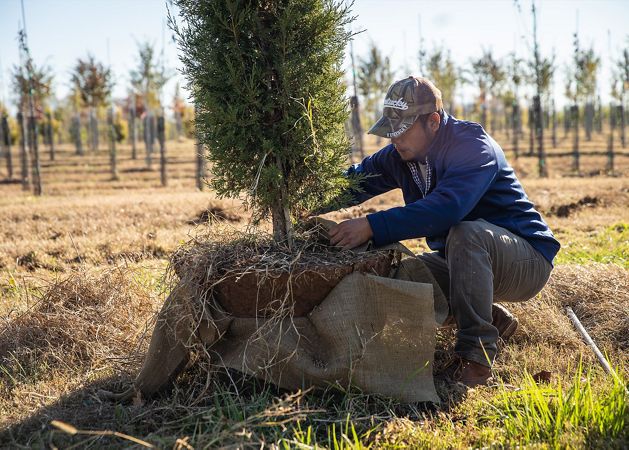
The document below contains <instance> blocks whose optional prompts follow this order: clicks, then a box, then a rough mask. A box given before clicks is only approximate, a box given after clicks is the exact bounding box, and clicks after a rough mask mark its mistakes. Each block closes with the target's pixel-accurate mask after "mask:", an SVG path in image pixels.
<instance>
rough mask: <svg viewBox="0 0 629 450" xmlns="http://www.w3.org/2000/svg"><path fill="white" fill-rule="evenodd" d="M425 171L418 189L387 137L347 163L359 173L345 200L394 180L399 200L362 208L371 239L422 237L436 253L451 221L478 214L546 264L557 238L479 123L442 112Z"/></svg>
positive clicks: (355, 199)
mask: <svg viewBox="0 0 629 450" xmlns="http://www.w3.org/2000/svg"><path fill="white" fill-rule="evenodd" d="M427 159H428V163H429V164H430V168H431V171H432V176H431V183H430V186H429V187H428V191H427V194H426V196H425V197H423V196H422V192H421V190H420V189H419V187H418V186H417V184H416V183H415V182H414V181H413V177H412V175H411V171H410V169H409V167H408V165H407V163H406V162H404V161H403V160H402V159H401V158H400V156H399V154H398V153H397V151H396V150H395V147H394V146H393V145H388V146H386V147H384V148H383V149H381V150H379V151H378V152H377V153H374V154H373V155H371V156H369V157H367V158H365V159H364V160H363V161H362V162H361V163H360V164H355V165H353V166H352V167H350V169H349V170H348V175H351V174H356V173H362V174H369V175H375V176H368V177H365V178H364V179H363V180H362V184H361V187H362V189H363V192H354V193H353V201H352V202H351V204H350V205H348V206H351V205H357V204H359V203H362V202H364V201H366V200H368V199H370V198H372V197H374V196H376V195H379V194H382V193H384V192H387V191H390V190H392V189H396V188H400V189H401V190H402V193H403V195H404V202H405V203H406V205H405V206H399V207H395V208H391V209H387V210H385V211H379V212H376V213H374V214H369V215H367V220H369V224H370V225H371V229H372V230H373V240H374V244H376V245H377V246H381V245H386V244H390V243H393V242H397V241H401V240H403V239H411V238H420V237H425V238H426V243H427V244H428V246H429V247H430V248H431V249H432V250H436V251H439V252H440V253H441V255H442V256H443V252H444V249H445V242H446V237H447V235H448V232H449V230H450V227H452V226H453V225H456V224H458V223H459V222H462V221H465V220H476V219H485V220H486V221H487V222H490V223H493V224H494V225H497V226H499V227H502V228H506V229H507V230H509V231H511V232H512V233H514V234H516V235H518V236H521V237H523V238H524V239H526V240H527V241H528V242H529V243H530V244H531V245H532V246H533V248H535V249H536V250H537V251H538V252H539V253H541V254H542V255H543V256H544V257H545V258H546V259H547V260H548V261H549V262H550V263H551V264H552V262H553V258H554V257H555V255H556V254H557V252H558V251H559V247H560V245H559V242H558V241H557V240H556V239H555V238H554V236H553V233H552V232H551V231H550V229H549V228H548V225H546V223H545V222H544V220H543V219H542V216H541V215H540V213H539V212H537V211H536V210H535V208H534V206H533V203H531V201H530V200H529V199H528V197H527V196H526V194H525V192H524V189H523V188H522V185H521V184H520V182H519V181H518V179H517V177H516V176H515V173H514V172H513V169H512V168H511V166H510V165H509V164H508V163H507V160H506V159H505V155H504V152H503V151H502V149H501V148H500V146H499V145H498V144H497V143H496V141H494V140H493V139H492V138H491V137H490V136H489V135H488V134H487V132H485V130H483V128H482V127H481V126H480V125H479V124H477V123H473V122H467V121H462V120H457V119H455V118H454V117H450V116H448V115H447V114H446V113H444V114H443V118H442V120H441V125H440V127H439V130H438V132H437V134H436V136H435V139H434V141H433V142H432V144H431V145H430V147H429V149H428V155H427Z"/></svg>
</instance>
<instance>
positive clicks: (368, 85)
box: [357, 41, 393, 123]
mask: <svg viewBox="0 0 629 450" xmlns="http://www.w3.org/2000/svg"><path fill="white" fill-rule="evenodd" d="M357 78H358V91H359V93H360V95H361V96H362V97H363V105H365V111H366V112H367V113H368V116H369V120H368V122H369V123H375V121H377V120H378V119H380V115H381V114H382V108H381V106H380V105H381V104H382V101H383V98H384V94H385V93H386V92H387V90H388V89H389V86H390V85H391V83H392V82H393V71H392V70H391V62H390V61H389V57H388V56H386V57H385V56H383V54H382V52H380V50H379V49H378V47H377V46H376V44H375V42H373V41H372V42H371V43H370V45H369V50H368V51H367V56H366V57H365V58H360V57H359V58H358V70H357Z"/></svg>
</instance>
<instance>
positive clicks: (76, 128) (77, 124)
mask: <svg viewBox="0 0 629 450" xmlns="http://www.w3.org/2000/svg"><path fill="white" fill-rule="evenodd" d="M72 130H73V132H72V134H73V137H74V146H75V148H76V154H77V155H79V156H83V155H84V154H85V152H84V151H83V141H82V139H81V114H80V113H77V114H76V116H74V118H73V119H72Z"/></svg>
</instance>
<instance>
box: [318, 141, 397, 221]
mask: <svg viewBox="0 0 629 450" xmlns="http://www.w3.org/2000/svg"><path fill="white" fill-rule="evenodd" d="M392 152H394V153H392ZM396 156H397V152H395V148H394V147H393V146H392V145H388V146H386V147H384V148H382V149H380V150H379V151H377V152H376V153H374V154H373V155H370V156H367V157H366V158H365V159H363V160H362V161H361V162H360V163H358V164H354V165H352V166H350V167H349V169H347V171H346V172H345V174H346V176H348V177H351V176H362V177H363V178H362V180H361V181H360V189H359V190H356V189H354V190H351V191H350V192H349V194H350V201H349V202H345V203H344V204H343V205H340V206H339V204H338V202H336V201H333V202H331V204H330V205H328V206H325V207H323V208H321V209H320V210H319V211H317V213H318V214H324V213H327V212H330V211H334V210H335V209H339V208H348V207H350V206H355V205H359V204H361V203H363V202H366V201H367V200H369V199H370V198H372V197H375V196H377V195H380V194H384V193H385V192H388V191H390V190H392V189H395V188H397V187H399V186H398V183H397V182H396V180H395V178H394V177H393V176H392V173H393V172H392V165H393V164H395V160H394V158H395V157H396ZM333 205H334V206H333Z"/></svg>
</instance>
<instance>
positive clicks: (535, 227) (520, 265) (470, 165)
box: [330, 77, 560, 387]
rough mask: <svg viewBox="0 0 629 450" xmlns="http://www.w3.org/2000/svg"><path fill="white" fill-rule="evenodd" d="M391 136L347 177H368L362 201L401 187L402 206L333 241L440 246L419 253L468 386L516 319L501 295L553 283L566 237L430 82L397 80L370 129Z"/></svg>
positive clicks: (353, 224)
mask: <svg viewBox="0 0 629 450" xmlns="http://www.w3.org/2000/svg"><path fill="white" fill-rule="evenodd" d="M369 133H370V134H375V135H378V136H382V137H385V138H390V139H391V144H390V145H387V146H386V147H384V148H383V149H381V150H380V151H378V152H377V153H375V154H373V155H371V156H369V157H367V158H365V159H364V160H363V161H362V162H361V163H360V164H355V165H354V166H352V167H351V168H350V169H349V171H348V174H349V175H351V174H368V175H372V176H368V177H365V178H364V179H363V181H362V186H361V187H362V191H361V192H354V193H353V202H352V203H351V204H350V205H347V206H352V205H357V204H359V203H362V202H364V201H366V200H368V199H370V198H372V197H374V196H376V195H379V194H382V193H385V192H387V191H390V190H392V189H396V188H400V189H401V190H402V193H403V196H404V203H405V205H404V206H398V207H394V208H391V209H388V210H385V211H380V212H376V213H374V214H368V215H367V216H366V217H361V218H358V219H352V220H347V221H344V222H341V223H340V224H338V225H337V226H335V227H334V228H332V229H331V230H330V236H331V243H332V244H334V245H337V246H341V247H344V248H353V247H356V246H358V245H360V244H362V243H364V242H366V241H368V240H369V239H372V240H373V241H374V243H375V244H376V245H378V246H381V245H386V244H390V243H393V242H397V241H401V240H404V239H411V238H421V237H425V238H426V242H427V244H428V246H429V247H430V248H431V249H432V250H433V252H431V253H424V254H422V255H420V256H419V257H420V258H421V259H422V260H423V261H424V262H425V263H426V265H427V266H428V268H429V269H430V270H431V271H432V273H433V274H434V276H435V278H436V279H437V281H438V283H439V285H440V286H441V288H442V289H443V292H444V293H445V295H446V297H447V298H448V301H449V304H450V313H451V315H452V316H453V320H454V322H455V323H456V327H457V332H456V345H455V352H456V355H457V359H456V360H455V362H454V364H451V371H450V378H452V379H453V380H454V381H458V382H461V383H463V384H466V385H467V386H470V387H472V386H476V385H483V384H486V383H487V380H488V379H489V378H490V376H491V365H492V363H493V361H494V358H495V356H496V349H497V348H496V344H497V341H498V338H499V337H502V338H503V339H507V338H508V337H509V336H510V335H511V334H513V332H514V331H515V328H516V327H517V319H515V317H513V316H512V315H511V314H510V313H509V312H508V311H507V310H506V309H504V308H501V307H499V306H498V305H494V301H523V300H527V299H530V298H532V297H533V296H535V295H536V294H537V293H538V292H539V291H540V290H541V289H542V288H543V287H544V285H545V284H546V282H547V281H548V278H549V276H550V273H551V270H552V267H553V266H552V262H553V258H554V257H555V255H556V254H557V251H558V250H559V247H560V245H559V242H558V241H557V240H556V239H555V238H554V236H553V233H552V232H551V231H550V229H549V228H548V225H547V224H546V223H545V222H544V220H543V219H542V217H541V215H540V214H539V212H537V211H536V210H535V208H534V206H533V204H532V203H531V201H530V200H529V199H528V198H527V196H526V194H525V192H524V190H523V188H522V186H521V184H520V182H519V181H518V179H517V178H516V176H515V174H514V171H513V169H512V168H511V166H510V165H509V164H508V163H507V161H506V159H505V155H504V152H503V151H502V149H501V148H500V146H499V145H498V144H497V143H496V142H495V141H494V140H493V139H492V138H491V136H489V134H487V132H486V131H485V130H484V129H483V128H482V127H481V126H480V125H479V124H477V123H473V122H467V121H463V120H457V119H455V118H454V117H452V116H449V115H448V114H447V113H446V112H445V111H444V110H443V103H442V99H441V92H440V91H439V90H438V89H437V88H436V87H435V86H434V85H433V84H432V83H431V82H430V81H428V80H427V79H425V78H417V77H409V78H406V79H404V80H400V81H397V82H396V83H394V84H393V85H392V86H391V87H390V88H389V91H388V93H387V95H386V98H385V100H384V109H383V117H382V118H381V119H380V120H379V121H378V122H377V123H376V124H375V125H374V126H373V127H372V128H371V129H370V130H369Z"/></svg>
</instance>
